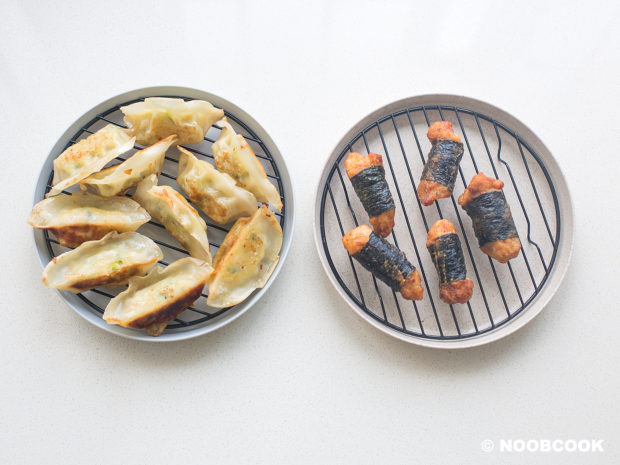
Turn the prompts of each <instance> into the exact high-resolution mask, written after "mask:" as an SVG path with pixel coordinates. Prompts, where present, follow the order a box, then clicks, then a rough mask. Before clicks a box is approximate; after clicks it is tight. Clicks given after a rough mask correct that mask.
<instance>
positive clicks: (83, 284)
mask: <svg viewBox="0 0 620 465" xmlns="http://www.w3.org/2000/svg"><path fill="white" fill-rule="evenodd" d="M163 256H164V255H163V253H162V251H161V249H160V248H159V247H158V246H157V244H155V242H153V241H152V240H151V239H149V238H148V237H145V236H143V235H142V234H138V233H137V232H125V233H122V234H119V233H117V232H116V231H112V232H110V233H108V234H106V236H105V237H104V238H103V239H99V240H97V241H89V242H84V243H83V244H82V245H80V246H79V247H77V248H75V249H73V250H71V251H69V252H66V253H63V254H62V255H59V256H57V257H54V258H52V261H51V262H49V263H48V264H47V266H46V267H45V270H44V271H43V284H45V285H46V286H48V287H54V288H56V289H64V290H65V291H71V292H75V293H76V294H77V293H79V292H83V291H86V290H88V289H93V288H95V287H99V286H108V287H115V286H120V285H121V284H127V281H129V278H130V277H132V276H142V275H144V274H146V273H147V272H148V271H149V270H150V269H151V268H153V265H155V263H157V261H158V260H161V259H162V258H163Z"/></svg>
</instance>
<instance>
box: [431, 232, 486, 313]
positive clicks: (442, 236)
mask: <svg viewBox="0 0 620 465" xmlns="http://www.w3.org/2000/svg"><path fill="white" fill-rule="evenodd" d="M426 248H427V249H428V251H429V253H430V254H431V257H432V259H433V263H434V264H435V269H436V270H437V274H438V275H439V298H440V299H441V300H443V301H444V302H446V303H447V304H457V303H458V304H464V303H466V302H468V301H469V299H471V296H472V293H473V289H474V283H473V282H472V281H471V280H470V279H467V278H466V276H467V270H466V268H465V258H464V257H463V250H462V249H461V241H460V240H459V237H458V236H457V234H456V229H455V228H454V225H453V224H452V223H450V222H449V221H448V220H439V221H437V222H436V223H435V224H434V225H433V226H431V229H429V231H428V235H427V241H426Z"/></svg>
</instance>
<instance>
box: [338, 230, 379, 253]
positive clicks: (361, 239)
mask: <svg viewBox="0 0 620 465" xmlns="http://www.w3.org/2000/svg"><path fill="white" fill-rule="evenodd" d="M371 233H372V229H371V228H370V226H368V225H367V224H362V225H360V226H358V227H357V228H354V229H352V230H351V231H349V232H348V233H346V234H345V235H344V236H342V244H343V245H344V248H345V249H347V252H349V254H350V255H353V254H356V253H357V252H359V251H360V250H362V249H363V248H364V246H365V245H366V242H368V238H369V237H370V234H371Z"/></svg>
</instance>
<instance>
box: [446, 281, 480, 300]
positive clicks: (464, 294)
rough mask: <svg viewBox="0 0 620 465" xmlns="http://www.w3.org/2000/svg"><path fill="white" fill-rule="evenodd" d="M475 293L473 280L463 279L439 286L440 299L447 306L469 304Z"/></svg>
mask: <svg viewBox="0 0 620 465" xmlns="http://www.w3.org/2000/svg"><path fill="white" fill-rule="evenodd" d="M473 292H474V283H473V282H472V281H471V279H461V280H459V281H452V282H451V283H447V284H442V285H441V286H439V298H440V299H441V300H443V301H444V302H445V303H447V304H464V303H467V302H469V299H471V296H472V294H473Z"/></svg>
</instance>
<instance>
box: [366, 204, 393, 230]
mask: <svg viewBox="0 0 620 465" xmlns="http://www.w3.org/2000/svg"><path fill="white" fill-rule="evenodd" d="M395 213H396V210H395V209H394V208H392V209H391V210H388V211H386V212H383V213H381V214H380V215H379V216H375V217H373V218H370V220H369V221H370V224H371V225H372V228H373V229H374V230H375V232H376V233H377V234H378V235H379V236H381V237H387V236H389V235H390V233H391V232H392V229H394V214H395Z"/></svg>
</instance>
